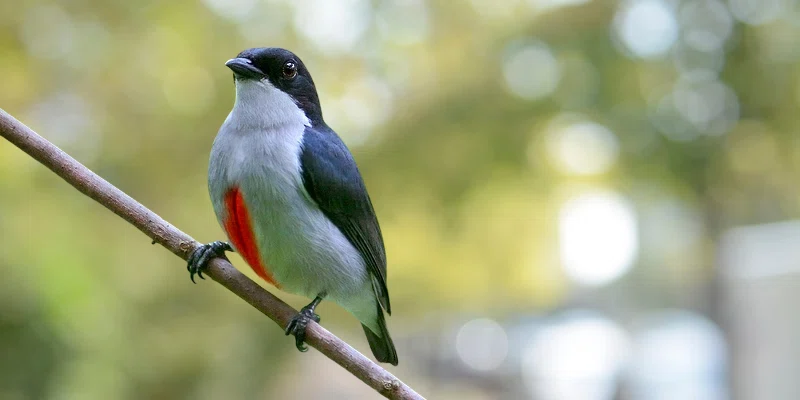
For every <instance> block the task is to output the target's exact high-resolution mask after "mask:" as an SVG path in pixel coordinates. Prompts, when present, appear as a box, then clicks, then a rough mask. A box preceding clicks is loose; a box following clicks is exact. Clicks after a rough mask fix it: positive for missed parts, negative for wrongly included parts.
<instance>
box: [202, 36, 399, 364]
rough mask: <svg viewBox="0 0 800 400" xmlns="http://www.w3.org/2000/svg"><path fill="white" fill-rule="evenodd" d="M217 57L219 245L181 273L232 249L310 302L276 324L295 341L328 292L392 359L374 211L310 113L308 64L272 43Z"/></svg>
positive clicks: (336, 141) (318, 113)
mask: <svg viewBox="0 0 800 400" xmlns="http://www.w3.org/2000/svg"><path fill="white" fill-rule="evenodd" d="M225 65H226V66H227V67H228V68H230V69H231V70H232V71H233V80H234V85H235V88H236V98H235V100H234V104H233V108H232V109H231V111H230V113H229V114H228V116H227V118H226V119H225V121H224V122H223V123H222V126H221V127H220V129H219V131H218V133H217V136H216V138H215V139H214V143H213V145H212V147H211V156H210V159H209V167H208V190H209V195H210V197H211V202H212V205H213V208H214V212H215V214H216V216H217V220H218V222H219V223H220V225H221V226H222V228H223V230H224V231H225V233H226V234H227V237H228V239H229V242H225V241H215V242H211V243H208V244H205V245H201V246H198V247H197V248H196V249H195V250H194V251H193V252H192V253H191V254H190V257H189V258H188V265H187V269H188V270H189V273H190V277H191V279H192V281H193V282H194V276H195V275H197V276H198V277H200V278H203V270H204V269H205V268H206V266H207V263H208V261H210V260H211V259H212V258H214V257H225V252H227V251H235V252H237V253H238V254H240V255H241V256H242V258H243V259H244V260H245V262H246V263H247V264H248V265H249V266H250V267H251V268H252V269H253V271H254V272H255V273H256V274H257V275H258V276H259V277H261V278H262V279H264V280H265V281H266V282H268V283H270V284H272V285H273V286H275V287H277V288H278V289H281V290H283V291H285V292H288V293H292V294H297V295H302V296H305V297H307V298H309V299H313V301H312V302H311V303H309V304H308V305H307V306H305V307H303V308H302V309H301V310H300V312H299V313H298V314H297V315H296V316H294V317H293V318H292V319H291V321H290V322H289V323H288V325H287V327H286V329H285V333H286V335H290V334H291V335H294V337H295V345H296V347H297V349H298V350H300V351H302V352H304V351H307V350H308V347H306V345H305V330H306V327H307V325H308V324H309V323H310V321H315V322H319V321H320V317H319V315H317V314H316V313H315V309H316V307H317V305H319V303H320V302H321V301H323V300H328V301H332V302H334V303H336V304H338V305H339V306H341V307H342V308H344V309H345V310H347V311H349V312H350V313H351V314H353V315H354V316H355V317H356V318H357V319H358V320H359V322H361V324H362V327H363V330H364V333H365V334H366V337H367V341H368V342H369V346H370V349H371V350H372V353H373V355H374V356H375V358H376V359H377V360H378V361H379V362H384V363H390V364H392V365H397V362H398V360H397V351H396V349H395V346H394V342H393V341H392V338H391V336H390V335H389V330H388V328H387V326H386V318H385V316H384V312H385V313H386V314H387V315H391V304H390V302H389V291H388V287H387V280H386V278H387V276H386V250H385V247H384V241H383V235H382V233H381V229H380V226H379V224H378V218H377V216H376V214H375V210H374V207H373V205H372V201H371V199H370V196H369V194H368V193H367V188H366V185H365V183H364V180H363V178H362V176H361V173H360V171H359V169H358V166H357V164H356V162H355V160H354V158H353V155H352V154H351V153H350V150H349V149H348V148H347V146H346V145H345V143H344V142H343V141H342V139H341V138H340V137H339V135H338V134H337V133H336V132H335V131H334V130H333V129H331V128H330V127H329V126H328V125H327V124H326V123H325V120H324V119H323V117H322V107H321V105H320V100H319V95H318V93H317V89H316V86H315V85H314V80H313V79H312V78H311V74H310V73H309V71H308V68H307V67H306V65H305V64H304V63H303V61H302V60H301V59H300V58H299V57H298V56H297V55H295V54H294V53H293V52H291V51H289V50H286V49H282V48H277V47H260V48H251V49H247V50H244V51H242V52H241V53H239V54H238V55H237V56H236V57H235V58H232V59H230V60H228V61H227V62H226V63H225ZM203 279H205V278H203Z"/></svg>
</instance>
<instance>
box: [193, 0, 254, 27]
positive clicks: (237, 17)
mask: <svg viewBox="0 0 800 400" xmlns="http://www.w3.org/2000/svg"><path fill="white" fill-rule="evenodd" d="M256 3H257V0H203V4H205V5H206V7H208V9H209V10H211V11H213V12H214V13H215V14H217V15H219V16H220V17H222V18H226V19H229V20H232V21H237V22H242V21H245V20H247V19H249V17H250V14H251V13H252V12H253V10H254V9H255V8H256Z"/></svg>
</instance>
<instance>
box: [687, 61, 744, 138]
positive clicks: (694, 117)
mask: <svg viewBox="0 0 800 400" xmlns="http://www.w3.org/2000/svg"><path fill="white" fill-rule="evenodd" d="M672 99H673V101H674V102H675V108H676V109H677V110H678V112H679V113H680V115H681V116H682V117H683V118H684V119H685V120H686V121H688V122H689V123H690V124H692V125H694V127H695V129H697V130H699V131H701V132H704V133H706V134H709V135H721V134H724V133H726V132H728V131H729V130H730V129H731V128H733V126H734V125H735V124H736V122H737V121H738V120H739V99H738V97H737V96H736V93H734V91H733V89H731V88H730V87H728V86H727V85H726V84H724V83H722V82H720V81H719V80H717V79H716V77H715V76H713V75H710V74H703V75H701V76H698V77H694V76H684V79H681V80H680V81H679V82H678V83H677V84H676V85H675V89H674V90H673V92H672Z"/></svg>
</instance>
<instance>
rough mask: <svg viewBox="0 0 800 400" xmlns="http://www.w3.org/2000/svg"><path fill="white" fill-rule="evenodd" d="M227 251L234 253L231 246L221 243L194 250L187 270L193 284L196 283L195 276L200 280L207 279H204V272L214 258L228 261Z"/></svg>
mask: <svg viewBox="0 0 800 400" xmlns="http://www.w3.org/2000/svg"><path fill="white" fill-rule="evenodd" d="M226 251H233V248H232V247H231V245H230V244H228V243H226V242H221V241H216V242H211V243H208V244H204V245H202V246H200V247H198V248H196V249H194V251H193V252H192V254H190V255H189V259H188V260H187V261H188V263H187V264H186V269H187V270H189V278H191V279H192V282H194V274H197V276H199V277H200V279H206V278H203V270H204V269H206V265H207V264H208V262H209V261H210V260H211V259H212V258H214V257H222V258H225V259H227V258H226V257H225V252H226Z"/></svg>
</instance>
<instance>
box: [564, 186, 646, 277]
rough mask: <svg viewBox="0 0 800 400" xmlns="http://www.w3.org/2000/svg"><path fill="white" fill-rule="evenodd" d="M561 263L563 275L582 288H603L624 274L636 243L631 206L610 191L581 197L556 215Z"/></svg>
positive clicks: (569, 202) (633, 256)
mask: <svg viewBox="0 0 800 400" xmlns="http://www.w3.org/2000/svg"><path fill="white" fill-rule="evenodd" d="M559 241H560V243H559V244H560V252H561V261H562V264H563V266H564V269H565V272H566V273H567V275H568V276H569V277H570V278H572V279H573V280H574V281H576V282H578V283H580V284H584V285H592V286H597V285H604V284H608V283H610V282H612V281H613V280H615V279H617V278H619V277H620V276H622V275H623V274H624V273H626V272H627V271H628V270H629V269H630V268H631V266H633V262H634V260H635V258H636V256H637V252H638V247H639V240H638V230H637V223H636V215H635V213H634V210H633V207H632V206H631V204H630V203H629V202H628V201H627V200H626V199H625V198H623V197H622V196H620V195H618V194H616V193H614V192H606V191H597V192H590V193H585V194H582V195H580V196H578V197H575V198H573V199H571V200H569V201H567V203H566V204H564V206H563V207H562V208H561V211H560V212H559Z"/></svg>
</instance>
